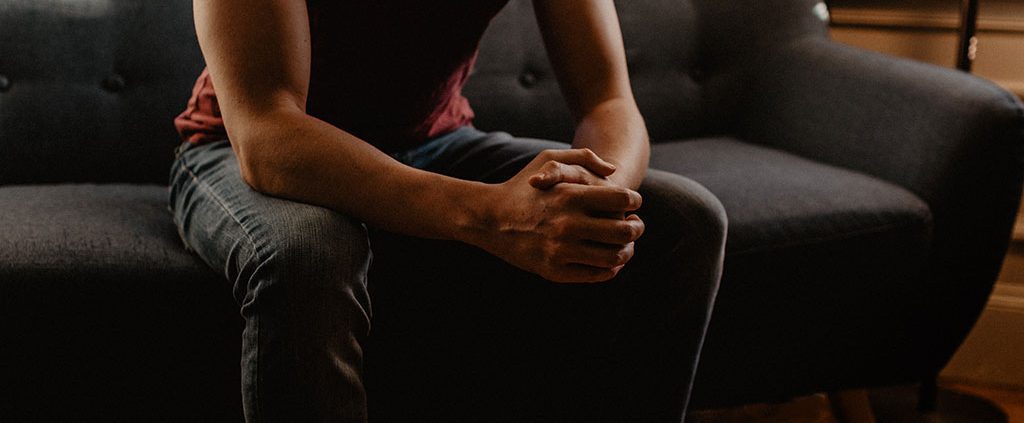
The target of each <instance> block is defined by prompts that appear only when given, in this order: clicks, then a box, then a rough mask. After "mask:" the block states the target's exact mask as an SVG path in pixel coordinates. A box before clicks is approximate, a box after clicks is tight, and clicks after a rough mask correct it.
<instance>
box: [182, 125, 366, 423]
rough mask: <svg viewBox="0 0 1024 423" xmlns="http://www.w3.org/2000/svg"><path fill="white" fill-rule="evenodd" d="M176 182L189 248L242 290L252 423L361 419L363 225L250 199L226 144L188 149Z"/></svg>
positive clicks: (246, 393)
mask: <svg viewBox="0 0 1024 423" xmlns="http://www.w3.org/2000/svg"><path fill="white" fill-rule="evenodd" d="M171 178H172V179H171V208H172V211H173V213H174V220H175V222H176V224H177V226H178V229H179V231H180V233H181V236H182V239H183V240H184V241H185V243H186V245H187V246H188V247H189V248H191V249H193V250H195V252H196V253H198V254H199V255H200V256H201V257H202V258H203V259H204V260H205V261H206V262H207V263H208V264H210V266H211V267H213V268H214V269H216V270H218V271H222V272H224V276H225V277H226V278H227V279H228V280H229V281H230V282H231V283H233V284H234V295H235V299H236V300H237V301H238V303H239V304H240V307H241V314H242V317H243V318H244V320H245V329H244V331H243V335H242V360H241V365H242V387H241V389H242V402H243V407H244V411H245V417H246V421H249V422H286V421H287V422H291V421H309V422H314V421H323V422H327V421H331V422H342V421H343V422H365V421H366V399H365V392H364V389H363V383H362V376H361V372H362V347H361V343H362V342H363V340H364V338H365V337H366V336H367V332H368V331H369V311H370V308H369V298H368V295H367V292H366V274H367V269H368V266H369V261H370V250H369V245H368V239H367V235H366V229H365V227H364V226H363V225H362V224H360V223H359V222H356V221H354V220H352V219H350V218H348V217H345V216H342V215H340V214H338V213H335V212H333V211H330V210H327V209H324V208H320V207H315V206H310V205H306V204H300V203H295V202H290V201H285V200H281V199H277V198H272V197H268V196H264V195H261V194H259V193H257V192H255V191H253V190H252V189H250V188H249V186H248V185H246V184H245V183H244V182H243V181H242V180H241V176H240V173H239V170H238V164H237V162H236V160H235V156H234V153H233V152H232V150H231V148H230V146H229V145H228V143H227V142H226V141H225V142H219V143H213V144H207V145H201V146H193V147H190V148H188V149H186V150H185V151H184V152H182V153H181V154H179V156H178V159H177V161H176V162H175V163H174V166H173V168H172V175H171Z"/></svg>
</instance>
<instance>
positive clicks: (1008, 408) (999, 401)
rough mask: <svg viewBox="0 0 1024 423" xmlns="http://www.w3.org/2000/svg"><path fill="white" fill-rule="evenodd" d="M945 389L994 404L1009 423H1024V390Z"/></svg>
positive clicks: (964, 386) (960, 387)
mask: <svg viewBox="0 0 1024 423" xmlns="http://www.w3.org/2000/svg"><path fill="white" fill-rule="evenodd" d="M945 386H946V387H947V388H949V389H952V390H955V391H960V392H964V393H968V394H973V395H977V396H979V397H982V398H985V399H987V400H989V401H992V402H994V403H996V405H998V406H999V408H1001V409H1002V410H1003V411H1004V412H1005V413H1006V414H1007V415H1008V416H1009V417H1010V422H1009V423H1024V390H1010V389H1000V388H987V387H979V386H970V385H961V384H947V385H945Z"/></svg>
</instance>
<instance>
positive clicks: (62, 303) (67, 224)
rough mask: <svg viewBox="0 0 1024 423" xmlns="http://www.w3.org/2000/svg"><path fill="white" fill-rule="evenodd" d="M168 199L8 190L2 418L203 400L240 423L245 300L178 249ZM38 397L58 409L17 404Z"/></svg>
mask: <svg viewBox="0 0 1024 423" xmlns="http://www.w3.org/2000/svg"><path fill="white" fill-rule="evenodd" d="M166 197H167V188H166V187H160V186H142V185H38V186H5V187H0V333H2V334H3V335H2V336H3V339H2V340H0V345H3V348H0V363H3V364H2V365H0V380H4V381H5V383H6V384H9V385H10V386H17V387H18V389H17V390H15V391H13V392H10V393H11V395H14V397H15V398H8V399H10V401H9V402H4V404H3V406H4V407H2V408H4V410H3V412H4V415H5V416H8V417H10V416H32V419H37V418H39V419H42V420H53V421H58V420H62V419H64V418H65V417H67V418H70V419H71V420H90V419H92V418H93V417H96V418H99V417H101V416H103V415H105V414H104V413H107V414H108V415H114V414H111V413H114V412H115V410H116V414H117V415H134V414H133V412H134V411H137V412H138V417H139V420H140V421H145V420H149V419H150V418H151V417H152V416H153V415H154V413H156V415H161V416H181V417H183V418H184V417H185V416H189V415H190V414H189V413H198V412H199V411H200V410H199V409H198V408H194V407H201V408H203V409H204V410H203V411H202V412H203V413H207V411H206V410H209V413H212V414H210V415H219V416H221V417H223V420H225V421H229V420H235V421H237V415H238V411H237V410H238V406H239V402H238V398H237V395H238V394H237V391H238V390H237V386H238V351H239V345H240V344H239V338H238V335H237V334H238V333H239V328H240V326H239V317H238V308H237V306H236V305H235V304H234V301H233V300H232V298H231V294H230V288H229V287H228V286H227V283H226V282H224V281H223V280H222V278H221V277H219V276H218V275H217V274H216V272H214V271H212V270H211V269H210V268H209V267H208V266H206V265H205V264H204V263H203V262H202V261H200V260H199V259H197V258H196V257H194V256H193V255H192V254H190V253H189V252H188V251H186V250H185V248H184V247H183V246H182V242H181V241H180V239H179V237H178V235H177V234H176V233H175V229H174V225H173V223H172V221H171V216H170V214H169V213H168V211H167V206H166V204H167V200H166ZM56 381H59V382H56ZM185 381H192V382H195V383H194V385H192V384H189V385H188V386H185V385H184V383H185ZM19 398H20V399H21V400H19ZM38 398H47V399H48V400H47V401H48V404H49V405H51V406H52V407H50V408H48V409H46V410H41V409H18V407H20V406H21V404H38V401H37V399H38ZM176 404H189V406H188V407H184V408H182V407H177V406H176ZM26 407H29V406H28V405H26ZM11 408H13V409H11ZM191 415H192V416H194V415H199V414H191ZM204 415H205V414H204ZM40 416H43V417H40ZM14 421H18V419H17V418H15V419H14Z"/></svg>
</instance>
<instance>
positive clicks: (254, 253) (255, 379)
mask: <svg viewBox="0 0 1024 423" xmlns="http://www.w3.org/2000/svg"><path fill="white" fill-rule="evenodd" d="M178 167H179V168H181V169H182V170H184V171H185V172H188V175H189V177H190V178H192V183H193V184H195V185H196V187H198V188H199V189H202V190H203V191H205V192H206V193H207V194H208V195H209V196H210V198H211V199H213V202H214V203H216V204H217V206H218V207H220V209H221V210H223V211H224V213H225V214H227V215H228V216H229V217H230V218H231V220H232V221H234V222H235V224H237V225H238V227H239V228H240V229H241V230H242V233H243V234H245V239H246V241H248V242H249V247H250V248H249V250H250V252H249V261H250V262H251V261H252V260H253V259H256V260H257V262H262V259H261V258H260V255H259V251H258V250H257V247H256V241H255V240H254V239H253V238H252V234H251V233H250V232H249V229H248V228H246V227H245V225H244V224H242V221H241V219H239V218H238V216H236V215H235V214H234V213H232V212H231V210H230V209H228V207H227V205H226V204H225V202H224V200H223V199H222V198H220V196H219V195H217V192H216V190H214V189H213V188H212V187H210V186H209V185H208V184H206V183H205V182H203V181H202V180H201V179H199V176H198V175H196V173H195V172H194V171H193V170H192V169H191V168H190V167H189V166H188V165H187V164H186V163H185V160H184V159H183V158H179V160H178ZM251 318H252V319H253V326H254V328H253V331H254V332H255V334H254V336H255V338H256V339H255V340H254V343H255V345H256V352H255V354H254V359H253V361H254V363H253V369H254V370H252V372H251V375H252V376H251V377H250V386H252V387H253V388H252V389H253V397H255V401H254V402H255V405H256V408H257V410H256V416H255V417H256V420H257V421H259V420H260V419H261V417H262V416H263V410H262V406H261V401H260V400H259V397H260V388H259V385H260V384H259V373H260V353H259V349H260V319H259V316H257V315H253V316H252V317H251Z"/></svg>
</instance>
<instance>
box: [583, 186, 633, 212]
mask: <svg viewBox="0 0 1024 423" xmlns="http://www.w3.org/2000/svg"><path fill="white" fill-rule="evenodd" d="M564 189H566V190H569V191H570V196H571V197H572V201H573V203H574V204H576V205H578V206H580V207H582V208H584V209H585V210H587V211H589V212H615V213H625V212H630V211H634V210H637V209H639V208H640V206H641V205H642V204H643V198H642V197H641V196H640V193H638V192H636V191H633V190H631V189H626V188H621V187H609V186H579V185H567V186H566V188H564Z"/></svg>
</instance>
